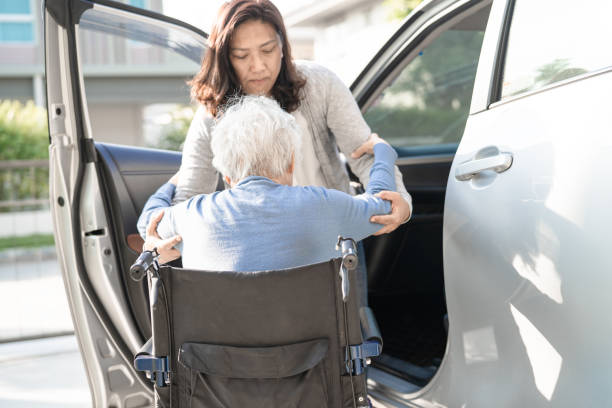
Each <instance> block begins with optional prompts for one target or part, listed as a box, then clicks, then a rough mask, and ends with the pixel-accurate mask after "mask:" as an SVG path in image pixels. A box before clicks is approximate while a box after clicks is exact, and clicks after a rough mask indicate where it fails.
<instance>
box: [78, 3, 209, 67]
mask: <svg viewBox="0 0 612 408" xmlns="http://www.w3.org/2000/svg"><path fill="white" fill-rule="evenodd" d="M79 28H82V29H88V30H91V31H97V32H102V33H107V34H112V35H115V36H119V37H124V38H126V39H129V40H132V41H138V42H142V43H146V44H151V45H156V46H160V47H163V48H167V49H169V50H172V51H174V52H176V53H178V54H180V55H182V56H184V57H186V58H188V59H189V60H191V61H193V62H196V63H198V64H199V63H200V62H201V61H202V57H203V56H204V52H205V51H206V48H207V46H206V38H205V37H204V36H202V35H199V34H197V33H196V32H193V31H190V30H189V29H187V28H185V27H181V26H178V25H175V24H172V23H170V22H166V21H160V20H156V19H154V18H151V17H147V16H143V15H139V14H135V13H130V12H127V11H123V10H118V9H113V8H110V7H105V6H101V5H99V4H96V5H94V7H93V8H91V9H89V10H87V11H85V12H84V13H83V15H82V16H81V20H80V21H79Z"/></svg>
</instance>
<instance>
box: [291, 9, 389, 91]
mask: <svg viewBox="0 0 612 408" xmlns="http://www.w3.org/2000/svg"><path fill="white" fill-rule="evenodd" d="M388 14H389V10H388V9H387V8H386V7H385V6H384V5H383V0H318V1H314V2H311V3H309V4H306V5H303V6H302V7H299V8H294V9H292V10H290V11H288V12H287V13H286V14H285V16H284V17H285V23H286V25H287V27H288V30H289V33H290V34H289V35H291V33H292V32H294V31H295V30H308V32H310V33H312V35H313V50H314V53H313V54H314V55H313V59H314V60H315V61H318V62H320V63H322V64H323V65H325V66H327V67H328V68H330V69H331V70H332V71H334V72H335V73H336V74H338V76H340V78H341V79H342V80H343V81H344V82H345V83H346V84H347V85H350V84H351V83H352V81H353V80H354V79H355V78H356V77H357V75H358V74H359V73H360V72H361V70H362V69H363V68H364V67H365V64H367V62H368V61H369V60H370V59H371V58H372V57H373V56H374V54H375V53H376V52H377V51H378V50H379V49H380V47H381V46H382V44H383V42H384V41H385V40H386V38H388V37H389V36H390V35H391V34H392V33H393V32H394V31H395V30H396V29H397V28H398V27H399V24H400V21H392V20H390V19H389V17H388Z"/></svg>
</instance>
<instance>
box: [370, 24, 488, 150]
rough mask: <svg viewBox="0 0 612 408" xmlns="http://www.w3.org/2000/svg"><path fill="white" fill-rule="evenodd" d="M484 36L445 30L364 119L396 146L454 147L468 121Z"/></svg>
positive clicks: (411, 62)
mask: <svg viewBox="0 0 612 408" xmlns="http://www.w3.org/2000/svg"><path fill="white" fill-rule="evenodd" d="M482 39H483V34H482V32H477V31H462V30H449V31H446V32H444V33H443V34H442V35H440V36H439V37H438V38H436V39H435V40H434V41H433V42H432V43H431V44H429V45H428V46H427V47H426V48H424V49H422V50H421V52H420V53H419V55H418V56H416V58H414V59H413V60H411V61H410V63H408V65H406V67H404V69H403V70H402V71H401V73H400V74H399V76H398V77H397V78H395V80H394V82H393V84H392V85H391V86H390V87H389V88H387V89H386V90H385V92H384V93H383V95H382V96H381V99H380V100H379V101H378V103H377V104H376V105H374V106H373V107H372V108H370V109H369V110H368V111H367V112H366V114H365V115H364V117H365V119H366V121H367V122H368V124H369V125H370V127H371V128H372V130H373V131H374V132H377V133H379V134H380V135H381V136H382V137H384V138H385V139H387V140H389V142H391V143H393V144H394V145H396V146H403V147H407V146H415V145H424V144H438V143H457V142H458V141H459V140H460V139H461V136H462V134H463V129H464V127H465V122H466V119H467V116H468V111H469V106H470V101H471V95H472V89H473V86H474V78H475V75H476V67H477V65H478V57H479V52H480V46H481V44H482Z"/></svg>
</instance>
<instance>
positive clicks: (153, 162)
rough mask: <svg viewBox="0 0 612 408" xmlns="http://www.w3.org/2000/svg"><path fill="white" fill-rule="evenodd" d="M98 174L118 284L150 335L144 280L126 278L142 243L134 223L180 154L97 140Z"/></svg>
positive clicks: (145, 333) (174, 167)
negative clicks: (118, 271) (118, 272)
mask: <svg viewBox="0 0 612 408" xmlns="http://www.w3.org/2000/svg"><path fill="white" fill-rule="evenodd" d="M96 150H97V151H98V154H99V157H100V170H101V172H100V177H101V184H102V186H104V194H103V195H104V197H105V199H106V201H107V203H108V208H109V210H110V211H109V214H110V219H111V220H113V224H112V225H113V226H114V228H112V233H113V238H114V242H116V243H117V246H116V248H117V253H118V256H119V265H120V268H121V271H122V273H121V277H122V279H121V283H122V285H123V288H124V290H125V292H126V295H127V300H128V302H129V308H130V310H131V314H132V316H133V318H134V320H135V322H136V325H137V326H138V329H139V331H140V334H141V335H142V338H144V339H146V338H149V337H150V336H151V323H150V319H149V307H148V305H149V301H148V291H147V287H146V282H145V281H140V282H136V281H134V280H132V279H130V278H128V270H129V267H130V265H132V263H134V261H135V260H136V258H137V257H138V254H139V253H140V249H139V248H138V246H141V245H142V241H141V240H140V239H139V236H138V235H137V234H138V232H137V230H136V222H137V221H138V217H139V215H140V212H141V211H142V208H143V207H144V204H145V202H146V201H147V199H148V198H149V196H150V195H151V194H152V193H153V192H154V191H155V190H157V188H159V186H161V185H162V184H164V183H165V182H166V181H168V179H169V178H170V177H172V175H173V174H174V173H176V172H177V171H178V169H179V167H180V165H181V154H180V153H177V152H168V151H162V150H156V149H143V148H136V147H130V146H120V145H110V144H103V143H98V144H96Z"/></svg>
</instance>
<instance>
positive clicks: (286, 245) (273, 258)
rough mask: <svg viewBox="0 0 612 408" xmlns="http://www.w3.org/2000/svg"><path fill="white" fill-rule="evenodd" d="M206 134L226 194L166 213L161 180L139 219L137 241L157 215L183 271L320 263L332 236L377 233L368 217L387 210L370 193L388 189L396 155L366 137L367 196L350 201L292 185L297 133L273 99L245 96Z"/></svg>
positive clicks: (169, 188) (168, 187) (167, 196)
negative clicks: (177, 244)
mask: <svg viewBox="0 0 612 408" xmlns="http://www.w3.org/2000/svg"><path fill="white" fill-rule="evenodd" d="M211 136H212V140H211V143H210V145H211V151H212V153H213V160H212V165H213V166H214V168H215V169H216V170H218V171H219V172H220V173H221V174H223V177H224V179H225V181H226V183H227V184H229V185H230V186H231V188H230V189H227V190H224V191H220V192H215V193H211V194H200V195H196V196H194V197H191V198H190V199H188V200H187V201H184V202H182V203H180V204H178V205H174V206H171V200H172V195H173V194H174V190H175V184H173V183H172V182H170V183H167V184H165V185H164V186H162V187H161V188H160V189H159V190H158V191H157V192H156V193H155V194H154V195H153V196H151V198H149V200H148V201H147V203H146V205H145V209H144V210H143V213H142V215H141V217H140V219H139V222H138V226H139V230H140V232H141V234H143V235H144V230H145V228H146V225H147V223H148V221H149V219H150V218H151V217H152V216H153V215H154V214H155V213H156V212H158V211H160V210H165V214H164V215H163V218H162V219H161V222H160V223H159V225H158V227H157V228H158V229H157V230H158V233H159V234H160V236H161V238H164V239H167V238H169V237H172V236H174V235H180V236H181V237H182V241H183V242H182V249H181V252H182V258H183V266H184V267H186V268H193V269H207V270H234V271H254V270H265V269H280V268H289V267H295V266H300V265H307V264H311V263H316V262H321V261H325V260H328V259H331V258H334V257H335V256H337V255H338V254H337V253H336V251H335V250H334V244H335V243H336V240H337V238H338V235H343V236H345V237H351V238H353V239H355V240H360V239H363V238H365V237H367V236H368V235H370V234H373V233H374V232H376V231H377V230H378V229H379V228H380V225H377V224H375V223H372V222H371V221H370V217H372V216H375V215H381V214H387V213H389V212H390V210H391V205H390V203H389V202H388V201H386V200H383V199H382V198H380V197H377V196H376V195H375V194H376V193H378V192H380V191H383V190H393V189H395V181H394V162H395V159H396V157H397V155H396V153H395V151H394V150H393V149H392V148H391V147H390V146H389V145H388V144H387V143H386V142H384V141H383V140H382V139H380V138H378V137H377V136H375V135H373V136H372V137H371V138H370V140H369V141H368V142H367V143H366V144H365V145H364V152H365V153H369V154H372V153H373V154H374V164H373V165H372V166H371V170H370V174H369V176H370V177H369V182H368V185H367V187H366V193H364V194H362V195H358V196H351V195H349V194H346V193H344V192H341V191H338V190H334V189H326V188H323V187H304V186H292V183H293V178H294V176H295V174H294V171H295V168H296V157H297V154H296V152H297V151H298V150H299V146H300V126H299V124H298V123H297V121H296V120H295V118H294V117H293V116H292V115H290V114H288V113H287V112H285V111H283V110H282V109H281V108H280V106H279V105H278V103H277V102H275V101H274V100H272V99H269V98H267V97H264V96H259V97H257V96H247V97H244V98H243V99H242V100H241V101H239V102H237V103H235V104H233V105H232V106H231V107H230V108H228V109H227V110H226V111H225V112H224V113H223V115H222V117H221V119H220V121H219V122H218V124H217V125H216V127H215V129H214V130H213V131H212V135H211ZM181 177H182V174H181ZM171 181H175V180H171ZM179 184H180V182H179ZM158 218H159V215H158Z"/></svg>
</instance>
